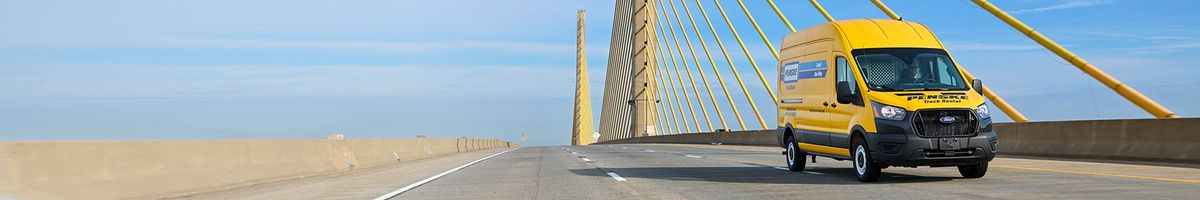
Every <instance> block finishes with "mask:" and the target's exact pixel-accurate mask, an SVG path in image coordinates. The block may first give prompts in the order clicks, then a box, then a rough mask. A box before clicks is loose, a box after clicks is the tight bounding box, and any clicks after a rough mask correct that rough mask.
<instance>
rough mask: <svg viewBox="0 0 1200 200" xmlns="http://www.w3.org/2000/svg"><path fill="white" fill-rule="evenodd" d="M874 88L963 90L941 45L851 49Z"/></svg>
mask: <svg viewBox="0 0 1200 200" xmlns="http://www.w3.org/2000/svg"><path fill="white" fill-rule="evenodd" d="M851 53H852V54H854V60H855V61H857V62H858V68H859V70H862V75H863V79H864V80H866V82H867V87H868V88H870V89H871V90H874V91H924V90H966V89H967V84H966V81H964V80H963V77H962V76H961V75H959V73H958V67H955V66H954V62H951V61H950V56H948V55H947V54H946V51H944V50H941V49H922V48H887V49H858V50H854V51H852V52H851Z"/></svg>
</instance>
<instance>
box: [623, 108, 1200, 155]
mask: <svg viewBox="0 0 1200 200" xmlns="http://www.w3.org/2000/svg"><path fill="white" fill-rule="evenodd" d="M994 127H995V129H996V134H997V137H999V140H1000V141H999V143H998V144H997V145H998V149H1000V154H1001V155H1025V156H1040V157H1055V158H1085V159H1110V160H1130V161H1157V162H1182V163H1200V118H1182V119H1125V120H1089V121H1054V122H1029V123H1022V124H1016V123H996V124H995V125H994ZM775 134H776V133H775V131H774V130H765V131H737V132H717V133H693V134H679V135H660V136H649V137H640V138H629V139H620V140H611V141H604V142H600V144H620V143H678V144H716V143H721V144H728V145H750V146H778V144H779V143H778V142H777V141H776V140H777V139H776V135H775Z"/></svg>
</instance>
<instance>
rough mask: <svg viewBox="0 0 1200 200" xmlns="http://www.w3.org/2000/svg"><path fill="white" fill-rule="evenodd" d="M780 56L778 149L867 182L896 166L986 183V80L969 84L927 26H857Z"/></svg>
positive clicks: (990, 152)
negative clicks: (951, 170) (848, 168)
mask: <svg viewBox="0 0 1200 200" xmlns="http://www.w3.org/2000/svg"><path fill="white" fill-rule="evenodd" d="M781 48H782V49H781V50H780V62H779V63H780V65H779V81H778V82H777V84H778V85H777V86H778V87H777V88H779V89H778V91H776V92H777V94H778V96H779V99H780V103H779V104H778V105H779V108H778V109H779V110H778V111H779V112H778V113H779V117H778V120H779V121H778V122H779V126H780V127H779V129H778V130H779V133H778V139H779V144H780V147H783V148H785V149H786V150H785V151H784V152H783V154H784V155H786V156H787V165H788V169H790V170H791V171H803V170H804V165H805V164H804V163H805V157H807V156H813V158H815V156H822V157H830V158H834V159H837V160H851V161H853V163H854V168H855V173H856V176H857V178H858V180H859V181H863V182H871V181H875V180H877V179H878V178H879V173H880V170H881V169H883V168H887V167H892V166H903V167H917V166H932V167H950V166H953V167H958V170H959V172H960V173H961V174H962V176H964V177H967V178H979V177H983V175H984V174H985V173H986V172H987V168H988V162H989V161H991V160H992V158H994V157H995V156H996V133H995V132H994V131H992V122H991V117H990V115H989V114H990V113H989V112H988V107H987V105H985V104H984V103H985V101H984V97H983V95H982V83H981V82H980V81H979V80H967V79H966V77H967V76H965V75H964V74H965V72H963V70H962V69H961V68H959V66H958V64H955V62H954V59H952V58H951V57H950V54H949V53H947V52H946V50H945V48H944V47H943V46H942V43H941V42H939V41H938V40H937V37H935V36H934V35H933V32H931V31H930V30H929V28H928V27H925V26H924V25H921V24H918V23H913V22H906V21H899V20H877V19H858V20H843V21H837V22H830V23H825V24H821V25H817V26H813V27H810V28H807V29H804V30H802V31H798V32H793V33H791V34H788V35H787V36H786V37H785V38H784V40H783V45H782V46H781Z"/></svg>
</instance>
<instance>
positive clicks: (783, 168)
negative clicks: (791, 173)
mask: <svg viewBox="0 0 1200 200" xmlns="http://www.w3.org/2000/svg"><path fill="white" fill-rule="evenodd" d="M775 169H778V170H783V171H788V168H787V167H775Z"/></svg>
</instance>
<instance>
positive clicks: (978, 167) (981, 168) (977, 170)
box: [958, 162, 988, 178]
mask: <svg viewBox="0 0 1200 200" xmlns="http://www.w3.org/2000/svg"><path fill="white" fill-rule="evenodd" d="M987 168H988V162H979V164H974V165H962V166H958V173H959V174H962V176H963V177H964V178H980V177H983V175H984V174H987Z"/></svg>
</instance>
